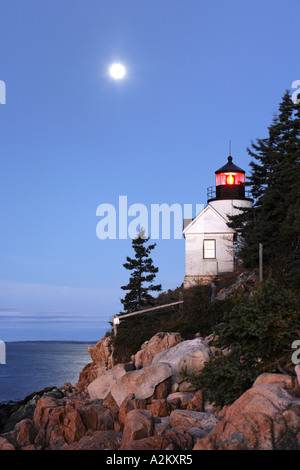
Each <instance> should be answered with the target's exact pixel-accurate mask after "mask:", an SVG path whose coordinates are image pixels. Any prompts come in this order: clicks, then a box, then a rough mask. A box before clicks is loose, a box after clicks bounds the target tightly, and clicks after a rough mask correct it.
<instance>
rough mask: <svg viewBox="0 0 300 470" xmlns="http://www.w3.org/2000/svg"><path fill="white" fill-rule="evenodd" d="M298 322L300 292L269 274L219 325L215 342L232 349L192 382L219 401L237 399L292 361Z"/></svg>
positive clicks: (206, 366)
mask: <svg viewBox="0 0 300 470" xmlns="http://www.w3.org/2000/svg"><path fill="white" fill-rule="evenodd" d="M298 325H299V294H298V293H295V292H294V291H292V290H288V289H285V288H283V287H280V286H278V285H276V283H275V282H274V280H273V279H271V278H269V279H267V280H266V281H264V282H262V283H260V284H259V286H258V289H257V291H256V292H254V293H253V295H252V297H251V298H249V297H246V296H245V297H241V296H240V297H235V299H234V306H233V308H232V309H231V310H229V311H228V313H226V314H225V315H224V323H222V324H221V325H219V326H218V327H217V328H216V333H217V335H218V340H217V341H216V343H215V346H217V347H219V348H221V349H224V348H226V349H229V352H228V353H227V354H226V355H222V356H220V357H217V358H215V359H212V360H211V361H210V362H208V363H206V364H205V367H204V369H203V371H202V372H201V374H200V375H199V376H196V377H193V378H192V379H191V381H192V383H194V385H196V386H197V387H199V388H202V389H203V391H205V392H206V394H207V397H208V399H209V400H210V401H211V402H215V404H216V405H219V406H223V405H228V404H230V403H232V402H233V401H234V400H236V399H237V398H238V397H239V396H240V395H241V393H243V392H244V391H245V390H246V389H247V388H249V387H250V386H251V385H252V383H253V381H254V380H255V378H256V377H257V376H258V375H259V374H260V373H261V372H263V371H270V370H273V369H274V367H275V366H276V365H278V364H280V361H282V360H283V361H285V362H286V361H287V359H288V357H290V355H291V344H292V342H293V340H294V339H295V330H296V329H297V327H298Z"/></svg>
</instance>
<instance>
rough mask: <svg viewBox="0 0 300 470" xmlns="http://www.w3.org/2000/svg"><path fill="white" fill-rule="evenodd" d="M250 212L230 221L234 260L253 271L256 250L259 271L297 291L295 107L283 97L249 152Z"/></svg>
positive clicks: (299, 154)
mask: <svg viewBox="0 0 300 470" xmlns="http://www.w3.org/2000/svg"><path fill="white" fill-rule="evenodd" d="M247 150H248V153H249V155H250V157H251V158H252V161H251V162H250V167H251V174H250V176H249V178H248V180H249V183H248V185H249V186H250V190H251V193H252V196H253V198H254V204H253V207H252V208H246V209H243V210H242V211H241V214H240V215H236V216H233V217H231V221H230V224H229V225H230V226H231V227H232V228H234V229H235V230H236V231H237V233H238V234H239V235H240V239H242V240H243V243H242V246H241V250H240V253H239V256H241V257H242V258H243V259H244V265H245V266H246V267H250V268H253V267H257V266H258V244H259V243H262V244H263V252H264V265H265V266H266V267H267V268H268V269H272V272H273V275H274V276H276V277H277V279H281V281H284V282H285V283H286V285H289V286H291V287H292V286H294V287H299V286H300V206H299V204H300V202H299V201H300V185H299V179H300V165H299V163H300V105H299V104H294V103H293V101H292V100H291V97H290V94H289V92H286V93H285V94H284V96H283V98H282V102H281V103H280V105H279V114H278V116H275V117H274V119H273V122H272V124H271V125H270V127H269V128H268V137H267V138H264V139H257V142H256V143H252V145H251V148H248V149H247Z"/></svg>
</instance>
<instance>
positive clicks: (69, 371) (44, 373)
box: [0, 341, 95, 403]
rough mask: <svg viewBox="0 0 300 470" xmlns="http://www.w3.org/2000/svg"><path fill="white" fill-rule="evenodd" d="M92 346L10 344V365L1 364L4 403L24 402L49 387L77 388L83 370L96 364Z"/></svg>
mask: <svg viewBox="0 0 300 470" xmlns="http://www.w3.org/2000/svg"><path fill="white" fill-rule="evenodd" d="M89 344H95V343H93V342H91V343H86V342H85V343H83V342H71V341H66V342H64V341H22V342H7V343H6V364H0V403H7V402H8V401H20V400H23V399H24V398H25V397H26V396H28V395H30V394H31V393H33V392H39V391H41V390H43V389H44V388H46V387H61V386H62V385H63V384H64V383H65V382H71V384H72V385H75V384H76V383H77V382H78V378H79V373H80V372H81V370H82V369H83V367H84V366H85V365H86V364H88V363H90V362H92V360H91V357H90V355H89V353H88V350H87V347H88V345H89Z"/></svg>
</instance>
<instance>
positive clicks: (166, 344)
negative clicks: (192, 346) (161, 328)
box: [134, 333, 182, 369]
mask: <svg viewBox="0 0 300 470" xmlns="http://www.w3.org/2000/svg"><path fill="white" fill-rule="evenodd" d="M181 341H182V338H181V336H180V334H179V333H157V334H156V335H154V336H153V337H152V338H151V339H150V340H149V341H146V342H145V343H144V344H142V346H141V349H140V350H139V351H138V352H137V353H136V355H135V356H134V364H135V367H136V368H137V369H141V368H142V367H146V366H150V364H151V363H152V361H153V358H154V357H155V356H156V355H157V354H159V353H160V352H161V351H164V350H166V349H169V348H172V347H173V346H176V345H177V344H178V343H180V342H181Z"/></svg>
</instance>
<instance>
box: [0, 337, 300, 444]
mask: <svg viewBox="0 0 300 470" xmlns="http://www.w3.org/2000/svg"><path fill="white" fill-rule="evenodd" d="M174 335H175V334H174V333H171V334H170V336H169V335H165V334H161V335H160V334H159V335H155V337H154V338H152V340H150V341H149V342H148V343H147V344H145V345H143V346H144V347H143V349H141V351H144V352H145V354H142V353H141V354H137V355H136V356H135V357H136V361H137V365H138V368H135V364H134V361H133V362H132V363H128V364H118V365H113V364H112V363H109V362H108V361H107V360H106V367H105V368H104V369H103V370H102V371H101V375H98V376H97V377H96V378H93V375H94V374H90V375H85V377H84V380H83V381H82V382H81V384H82V385H83V384H84V386H83V390H82V389H81V387H78V386H76V387H72V385H71V384H65V385H64V386H63V387H61V388H60V389H57V388H55V389H52V390H47V391H44V393H41V395H40V396H39V397H38V399H37V400H36V402H35V405H34V410H33V409H32V410H31V415H30V417H28V416H27V415H24V414H22V413H21V414H20V417H21V419H20V420H19V421H18V422H16V423H15V424H14V426H13V427H12V428H10V429H9V430H8V431H7V432H4V433H2V434H1V435H0V450H14V449H16V450H44V449H45V450H172V451H173V450H194V451H196V450H212V449H213V450H214V449H216V450H223V449H224V450H225V449H230V450H254V449H255V450H256V449H258V450H265V449H268V450H269V449H274V450H277V449H278V450H281V449H286V450H292V449H295V450H296V449H297V450H300V398H299V396H298V392H297V390H299V383H298V379H297V377H294V376H293V377H292V376H289V375H284V374H262V375H260V376H259V377H258V378H257V379H256V381H255V383H254V384H253V386H252V387H251V388H250V389H249V390H247V391H246V392H245V393H244V394H243V395H242V396H241V397H240V398H239V399H238V400H236V401H235V402H234V403H233V404H232V405H231V406H229V407H224V408H223V409H219V408H216V407H215V406H214V405H213V404H212V403H209V402H207V401H206V400H205V396H203V394H202V392H201V390H195V389H193V387H191V386H190V384H189V382H188V381H187V375H188V374H189V373H195V372H198V371H199V370H201V368H202V367H203V365H204V362H205V361H206V360H209V358H210V357H211V350H210V346H209V344H208V343H209V339H208V340H207V341H205V339H201V338H196V340H190V341H183V340H182V339H181V338H180V341H179V337H178V336H174ZM170 341H172V342H170ZM173 341H174V343H175V344H174V343H173ZM170 344H173V346H171V347H170ZM101 348H102V346H100V347H99V354H100V349H101ZM147 348H148V349H147ZM161 348H162V349H161ZM159 349H160V350H159ZM107 351H108V350H107ZM95 354H96V353H95ZM93 358H94V359H93V360H94V362H93V363H92V364H93V365H94V366H93V367H94V372H95V371H96V370H97V371H98V372H97V373H99V372H100V368H99V367H98V365H97V360H98V359H99V358H100V359H99V360H100V362H101V364H103V357H102V356H101V354H100V356H99V357H98V359H97V360H96V356H93ZM133 359H134V358H133ZM104 362H105V361H104ZM97 367H98V369H97ZM101 367H102V366H101ZM103 367H104V366H103ZM299 369H300V367H298V366H297V370H296V372H297V373H298V375H299V376H300V370H299ZM95 373H96V372H95ZM91 379H92V380H91ZM180 387H182V389H181V390H180ZM22 418H23V419H22Z"/></svg>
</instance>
